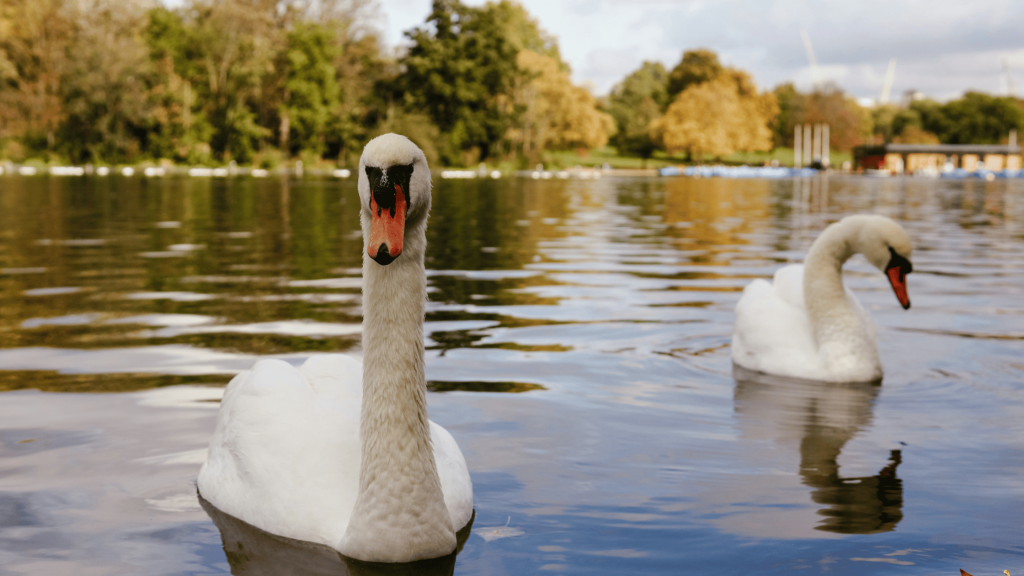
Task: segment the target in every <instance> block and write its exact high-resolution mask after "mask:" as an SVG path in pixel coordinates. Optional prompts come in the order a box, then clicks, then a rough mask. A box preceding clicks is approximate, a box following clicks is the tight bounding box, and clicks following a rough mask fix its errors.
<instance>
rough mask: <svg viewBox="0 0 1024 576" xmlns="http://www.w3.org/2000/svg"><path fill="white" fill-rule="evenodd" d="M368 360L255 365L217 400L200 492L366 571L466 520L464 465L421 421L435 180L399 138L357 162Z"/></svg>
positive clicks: (411, 554) (372, 146) (439, 431)
mask: <svg viewBox="0 0 1024 576" xmlns="http://www.w3.org/2000/svg"><path fill="white" fill-rule="evenodd" d="M358 187H359V195H360V204H361V213H360V220H361V224H362V228H363V239H364V256H363V362H362V363H360V362H359V361H358V360H356V359H354V358H351V357H349V356H345V355H340V354H332V355H323V356H314V357H312V358H310V359H309V360H307V361H306V363H305V364H303V366H302V367H301V368H299V369H296V368H294V367H293V366H291V365H290V364H288V363H286V362H283V361H280V360H260V361H259V362H257V363H256V365H255V366H253V368H252V369H251V370H249V371H246V372H243V373H241V374H239V375H238V376H236V377H235V378H234V379H233V380H232V381H231V383H230V384H228V387H227V389H226V390H225V393H224V398H223V400H222V401H221V407H220V412H219V414H218V416H217V425H216V429H215V431H214V435H213V439H212V440H211V442H210V450H209V456H208V459H207V461H206V463H205V464H204V465H203V468H202V469H201V471H200V473H199V479H198V482H197V483H198V487H199V492H200V493H201V494H202V496H203V497H204V498H205V499H206V500H207V501H208V502H210V503H211V504H212V505H213V506H215V507H216V508H217V509H219V510H221V511H222V512H225V513H227V514H230V515H231V516H234V517H236V518H238V519H240V520H244V521H245V522H247V523H249V524H251V525H253V526H256V527H257V528H260V529H262V530H265V531H267V532H270V533H272V534H277V535H279V536H285V537H289V538H294V539H296V540H304V541H308V542H316V543H319V544H325V545H327V546H331V547H332V548H334V549H336V550H338V551H339V552H341V553H342V554H344V555H345V556H348V557H350V558H355V559H358V560H364V561H369V562H410V561H414V560H421V559H428V558H438V557H441V556H446V555H448V554H450V553H452V552H453V551H454V550H455V547H456V536H455V533H456V530H458V529H460V528H462V527H464V526H465V525H466V524H467V523H468V522H469V521H470V519H471V517H472V515H473V487H472V482H471V480H470V477H469V472H468V469H467V467H466V461H465V458H464V457H463V456H462V452H461V451H460V450H459V447H458V444H456V442H455V440H454V439H453V438H452V436H451V434H449V433H448V432H447V431H446V430H445V429H444V428H442V427H440V426H438V425H437V424H435V423H433V422H430V421H429V420H427V406H426V380H425V376H424V358H423V317H424V311H425V303H426V273H425V268H424V263H423V257H424V251H425V248H426V221H427V214H428V213H429V209H430V171H429V168H428V167H427V164H426V160H425V158H424V157H423V153H422V152H421V151H420V149H419V148H417V147H416V146H415V145H414V144H413V143H412V142H410V141H409V140H408V139H406V138H405V137H403V136H398V135H395V134H385V135H384V136H380V137H378V138H375V139H373V140H371V141H370V142H369V143H368V144H367V145H366V148H365V149H364V151H363V156H362V158H361V159H360V166H359V185H358Z"/></svg>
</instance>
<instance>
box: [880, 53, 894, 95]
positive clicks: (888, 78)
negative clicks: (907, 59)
mask: <svg viewBox="0 0 1024 576" xmlns="http://www.w3.org/2000/svg"><path fill="white" fill-rule="evenodd" d="M895 79H896V57H895V56H894V57H893V58H892V59H891V60H889V69H888V70H887V71H886V72H885V83H883V84H882V93H881V94H880V95H879V96H878V103H879V104H888V103H889V92H890V91H892V82H893V80H895Z"/></svg>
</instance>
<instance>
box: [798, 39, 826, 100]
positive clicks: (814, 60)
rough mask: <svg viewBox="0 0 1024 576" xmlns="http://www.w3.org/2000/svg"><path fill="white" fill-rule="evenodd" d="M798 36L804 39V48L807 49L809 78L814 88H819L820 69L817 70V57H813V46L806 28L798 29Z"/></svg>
mask: <svg viewBox="0 0 1024 576" xmlns="http://www.w3.org/2000/svg"><path fill="white" fill-rule="evenodd" d="M800 36H801V37H802V38H803V39H804V50H806V51H807V59H808V60H810V62H811V78H812V79H813V81H814V89H815V90H819V89H821V71H820V70H818V59H817V58H815V57H814V46H811V37H810V36H809V35H808V34H807V30H800Z"/></svg>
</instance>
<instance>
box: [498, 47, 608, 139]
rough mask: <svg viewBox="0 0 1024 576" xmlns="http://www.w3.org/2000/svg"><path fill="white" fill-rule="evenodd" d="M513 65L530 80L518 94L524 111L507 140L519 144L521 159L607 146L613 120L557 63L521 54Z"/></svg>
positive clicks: (536, 54)
mask: <svg viewBox="0 0 1024 576" xmlns="http://www.w3.org/2000/svg"><path fill="white" fill-rule="evenodd" d="M516 64H517V66H518V67H519V69H520V70H523V71H526V72H528V73H530V75H531V76H532V78H530V80H529V81H527V82H526V83H525V85H523V86H522V87H521V88H520V89H519V90H517V93H516V98H515V100H516V102H518V103H521V104H522V105H523V107H524V108H525V110H524V112H523V114H522V116H521V121H520V123H518V124H516V125H514V126H513V128H512V129H511V130H510V134H509V138H510V139H512V140H518V142H519V144H520V145H521V146H522V151H523V154H524V155H526V156H527V157H528V158H533V157H536V156H537V154H538V152H539V151H542V150H545V149H547V148H549V147H551V148H561V149H565V148H569V147H573V146H581V147H586V148H597V147H600V146H604V145H605V144H606V143H607V142H608V135H609V134H610V133H611V132H612V131H613V130H614V126H615V123H614V120H613V119H612V117H611V116H609V115H608V114H606V113H604V112H601V111H600V110H598V109H597V107H596V104H597V101H596V99H595V98H594V96H593V95H592V94H591V93H590V92H589V91H588V90H586V89H585V88H581V87H578V86H574V85H573V84H572V81H571V80H570V79H569V73H568V72H567V71H564V70H562V67H561V66H560V63H559V61H558V60H556V59H555V58H552V57H550V56H546V55H544V54H539V53H537V52H534V51H532V50H522V51H520V52H519V54H518V55H517V56H516Z"/></svg>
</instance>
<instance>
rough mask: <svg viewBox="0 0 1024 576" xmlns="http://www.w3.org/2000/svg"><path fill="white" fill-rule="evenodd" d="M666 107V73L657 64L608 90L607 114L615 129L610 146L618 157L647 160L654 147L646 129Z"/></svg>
mask: <svg viewBox="0 0 1024 576" xmlns="http://www.w3.org/2000/svg"><path fill="white" fill-rule="evenodd" d="M667 106H668V72H667V71H666V70H665V67H664V66H662V65H661V64H660V63H658V62H644V63H643V65H642V66H641V67H640V68H639V69H637V70H636V71H634V72H633V73H632V74H630V75H629V76H626V78H625V79H623V80H622V82H620V83H619V84H617V85H616V86H615V87H614V88H612V91H611V94H610V95H609V96H608V113H609V114H611V115H612V117H613V118H614V119H615V126H616V128H617V130H616V134H615V138H614V140H613V144H614V145H615V147H616V148H617V149H618V150H619V153H620V154H623V153H625V154H635V155H637V156H640V157H641V158H644V159H645V160H646V159H648V158H650V157H651V156H652V155H653V154H654V151H655V150H656V149H657V145H656V144H655V142H654V141H653V140H652V139H651V136H650V130H649V127H650V125H651V123H652V122H654V121H655V120H657V119H658V118H660V117H661V111H662V110H664V109H665V107H667Z"/></svg>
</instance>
